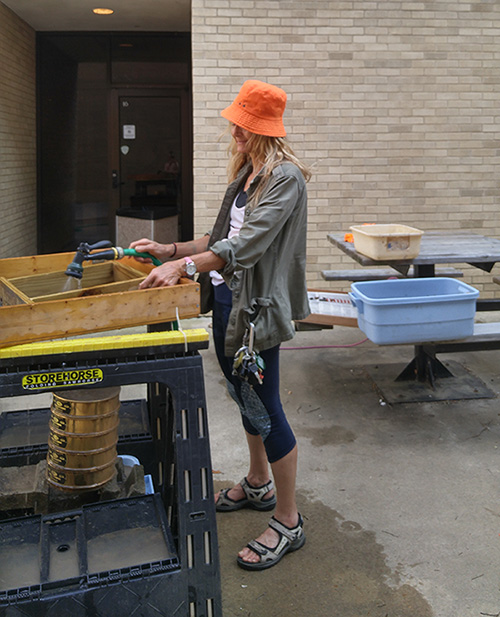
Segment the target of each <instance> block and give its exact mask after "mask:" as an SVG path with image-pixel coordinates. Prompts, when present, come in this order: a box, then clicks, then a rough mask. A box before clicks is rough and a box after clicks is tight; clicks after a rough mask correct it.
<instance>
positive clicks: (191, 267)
mask: <svg viewBox="0 0 500 617" xmlns="http://www.w3.org/2000/svg"><path fill="white" fill-rule="evenodd" d="M184 261H185V262H186V274H187V275H188V276H194V275H195V274H196V272H197V269H196V264H195V263H194V261H193V260H192V259H191V257H184Z"/></svg>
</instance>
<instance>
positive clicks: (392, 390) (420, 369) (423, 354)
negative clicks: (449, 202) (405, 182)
mask: <svg viewBox="0 0 500 617" xmlns="http://www.w3.org/2000/svg"><path fill="white" fill-rule="evenodd" d="M328 240H329V241H330V242H331V243H332V244H334V245H335V246H337V247H338V248H340V249H341V250H342V251H343V252H344V253H345V254H346V255H349V257H351V258H352V259H354V261H356V262H357V263H359V264H360V265H362V266H366V267H369V266H381V265H387V266H390V267H391V268H393V269H394V270H395V271H397V272H399V273H401V274H403V275H406V274H407V273H408V271H409V269H410V266H413V277H419V278H421V277H433V276H435V266H436V264H457V263H463V264H469V265H471V266H474V267H476V268H479V269H481V270H484V271H485V272H491V270H492V269H493V266H494V265H495V264H496V263H497V262H500V240H499V239H497V238H490V237H487V236H483V235H481V234H477V233H471V232H468V231H450V232H443V231H426V232H425V233H424V234H423V235H422V238H421V244H420V251H419V254H418V256H417V257H415V258H414V259H407V260H374V259H371V258H370V257H366V256H365V255H362V254H361V253H358V252H357V251H356V249H355V248H354V244H353V243H352V242H347V241H345V239H344V235H336V234H328ZM477 310H478V311H493V310H500V299H478V301H477ZM447 364H448V365H452V364H453V365H454V364H455V363H451V362H450V363H447ZM460 368H461V367H459V366H458V367H456V368H455V369H454V371H453V372H452V371H451V370H449V368H447V366H445V365H444V364H443V363H442V362H440V361H439V360H438V359H437V358H436V356H435V354H434V353H433V352H432V347H430V346H429V345H425V346H424V345H415V352H414V357H413V360H412V361H411V362H410V363H409V364H408V365H407V366H406V367H405V368H404V369H403V371H401V372H400V373H399V375H397V377H396V379H391V381H390V382H389V381H387V380H386V386H385V389H382V388H381V390H382V394H384V396H385V398H386V399H387V400H388V402H410V401H415V400H448V399H450V398H455V399H456V398H484V397H489V396H493V393H492V392H491V390H489V388H487V387H486V386H485V385H484V384H483V382H482V381H480V380H478V379H477V378H475V377H474V376H472V375H470V374H468V373H467V372H464V371H463V370H460ZM443 378H444V380H443ZM379 381H380V378H379ZM378 383H379V382H377V385H378ZM401 386H403V387H401ZM391 399H392V400H391Z"/></svg>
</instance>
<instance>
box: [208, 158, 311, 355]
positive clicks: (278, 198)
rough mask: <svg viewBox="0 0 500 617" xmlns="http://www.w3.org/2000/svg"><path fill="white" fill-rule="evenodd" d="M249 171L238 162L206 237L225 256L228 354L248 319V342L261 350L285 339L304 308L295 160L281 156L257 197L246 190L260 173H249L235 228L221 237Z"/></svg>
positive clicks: (301, 211) (301, 200)
mask: <svg viewBox="0 0 500 617" xmlns="http://www.w3.org/2000/svg"><path fill="white" fill-rule="evenodd" d="M250 171H251V167H250V166H247V167H245V168H243V169H242V170H241V172H240V174H239V175H238V177H237V178H236V180H235V181H234V182H232V183H231V184H230V185H229V186H228V188H227V191H226V194H225V196H224V200H223V202H222V206H221V209H220V212H219V215H218V217H217V220H216V223H215V226H214V229H213V230H212V233H211V237H210V240H209V248H210V250H212V251H213V252H214V253H215V254H216V255H218V256H219V257H221V258H222V259H223V260H224V261H225V262H226V265H225V266H224V268H223V269H222V270H221V274H222V276H223V277H224V280H225V281H226V283H227V284H228V286H229V287H230V289H231V290H232V291H233V309H232V311H231V314H230V317H229V323H228V327H227V334H226V355H228V356H231V355H233V354H234V353H235V352H236V351H237V350H238V348H239V347H240V346H241V344H242V340H243V336H244V333H245V330H246V328H247V327H248V324H249V322H250V321H253V322H254V324H255V339H254V345H255V347H256V349H257V350H259V351H262V350H264V349H269V348H270V347H274V346H275V345H278V344H279V343H281V342H283V341H287V340H289V339H291V338H292V337H293V336H294V332H295V330H294V325H293V320H295V319H304V318H305V317H307V315H309V313H310V310H309V303H308V300H307V286H306V276H305V269H306V236H307V191H306V183H305V180H304V177H303V175H302V173H301V171H300V170H299V169H298V167H297V166H296V165H294V164H293V163H289V162H284V163H282V164H281V165H279V166H278V167H276V168H275V169H274V170H273V173H272V177H271V179H270V180H269V182H268V184H267V186H266V187H265V189H264V191H263V192H262V194H261V195H260V197H259V199H258V202H257V203H252V196H253V195H254V194H255V189H256V188H257V186H258V183H259V182H260V180H261V178H260V176H259V175H258V176H257V177H256V178H254V180H253V181H252V183H251V184H250V187H249V189H248V199H247V206H246V209H245V220H244V223H243V226H242V228H241V230H240V233H239V235H238V236H235V237H234V238H231V239H227V237H226V236H227V233H228V230H229V220H230V215H231V205H232V203H233V201H234V199H235V197H236V195H237V194H238V192H239V191H240V190H241V189H242V187H243V186H244V183H245V180H246V178H247V177H248V175H249V173H250ZM253 202H255V200H253Z"/></svg>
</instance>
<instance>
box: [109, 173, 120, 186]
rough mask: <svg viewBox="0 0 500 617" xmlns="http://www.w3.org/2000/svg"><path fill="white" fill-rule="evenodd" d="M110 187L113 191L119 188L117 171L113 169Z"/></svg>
mask: <svg viewBox="0 0 500 617" xmlns="http://www.w3.org/2000/svg"><path fill="white" fill-rule="evenodd" d="M111 186H112V187H113V188H114V189H117V188H118V187H119V186H120V180H119V178H118V171H117V170H116V169H113V171H112V172H111Z"/></svg>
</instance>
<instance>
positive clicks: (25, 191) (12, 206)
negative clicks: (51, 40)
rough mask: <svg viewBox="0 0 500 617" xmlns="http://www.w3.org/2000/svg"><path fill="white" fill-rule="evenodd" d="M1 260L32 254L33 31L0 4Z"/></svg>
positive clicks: (34, 128) (34, 205) (33, 199)
mask: <svg viewBox="0 0 500 617" xmlns="http://www.w3.org/2000/svg"><path fill="white" fill-rule="evenodd" d="M0 24H1V27H0V217H1V224H0V258H4V257H16V256H19V255H32V254H35V253H36V241H37V237H36V111H35V110H36V80H35V76H36V75H35V32H34V30H32V29H31V28H30V27H29V26H28V25H27V24H26V23H24V22H23V21H22V20H20V19H19V18H18V17H17V16H16V15H14V13H12V12H11V11H10V10H9V9H8V8H7V7H6V6H5V5H3V4H2V3H0Z"/></svg>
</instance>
